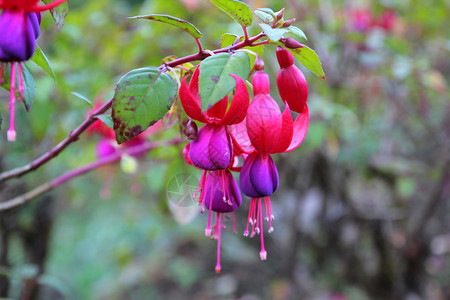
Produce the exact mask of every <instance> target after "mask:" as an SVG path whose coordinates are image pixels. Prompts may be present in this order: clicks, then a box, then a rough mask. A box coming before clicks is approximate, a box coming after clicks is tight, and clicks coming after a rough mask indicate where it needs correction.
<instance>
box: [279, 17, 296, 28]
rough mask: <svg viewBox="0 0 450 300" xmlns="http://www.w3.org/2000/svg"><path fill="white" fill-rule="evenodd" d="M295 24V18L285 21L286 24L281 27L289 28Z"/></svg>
mask: <svg viewBox="0 0 450 300" xmlns="http://www.w3.org/2000/svg"><path fill="white" fill-rule="evenodd" d="M294 22H295V18H293V19H290V20H287V21H284V23H283V25H282V26H281V27H283V28H286V27H289V26H291V25H292V23H294Z"/></svg>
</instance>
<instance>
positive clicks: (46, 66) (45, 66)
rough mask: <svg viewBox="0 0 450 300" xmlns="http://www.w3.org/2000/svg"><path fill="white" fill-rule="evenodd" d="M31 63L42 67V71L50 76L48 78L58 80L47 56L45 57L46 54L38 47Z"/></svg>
mask: <svg viewBox="0 0 450 300" xmlns="http://www.w3.org/2000/svg"><path fill="white" fill-rule="evenodd" d="M31 61H32V62H34V63H35V64H36V65H38V66H39V67H41V68H42V70H44V71H45V73H47V74H48V76H50V77H51V78H53V80H56V76H55V73H54V72H53V69H52V67H51V66H50V62H49V61H48V58H47V56H45V54H44V52H43V51H42V49H41V48H39V46H38V45H36V51H35V52H34V55H33V57H32V58H31Z"/></svg>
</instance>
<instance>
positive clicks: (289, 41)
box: [281, 38, 305, 49]
mask: <svg viewBox="0 0 450 300" xmlns="http://www.w3.org/2000/svg"><path fill="white" fill-rule="evenodd" d="M281 42H282V43H283V44H284V45H285V46H286V47H288V48H289V49H297V48H303V47H305V45H303V44H300V43H299V42H297V41H296V40H295V39H293V38H286V39H281Z"/></svg>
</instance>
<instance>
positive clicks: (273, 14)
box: [258, 7, 277, 20]
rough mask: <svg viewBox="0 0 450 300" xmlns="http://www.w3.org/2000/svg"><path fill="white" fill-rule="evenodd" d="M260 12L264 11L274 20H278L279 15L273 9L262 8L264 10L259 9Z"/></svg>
mask: <svg viewBox="0 0 450 300" xmlns="http://www.w3.org/2000/svg"><path fill="white" fill-rule="evenodd" d="M258 10H259V11H262V12H264V13H266V14H268V15H271V16H272V18H273V19H274V20H275V19H276V18H277V15H276V14H275V12H274V11H273V10H272V9H271V8H268V7H262V8H258Z"/></svg>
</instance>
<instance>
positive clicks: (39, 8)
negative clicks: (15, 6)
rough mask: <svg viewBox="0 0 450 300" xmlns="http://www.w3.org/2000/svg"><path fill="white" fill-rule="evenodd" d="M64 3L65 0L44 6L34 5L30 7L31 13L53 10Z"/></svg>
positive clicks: (58, 0) (57, 0)
mask: <svg viewBox="0 0 450 300" xmlns="http://www.w3.org/2000/svg"><path fill="white" fill-rule="evenodd" d="M64 2H66V0H56V1H54V2H52V3H49V4H46V5H42V6H39V5H34V6H32V7H31V11H33V12H41V11H45V10H50V9H52V8H55V7H56V6H58V5H60V4H62V3H64Z"/></svg>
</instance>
